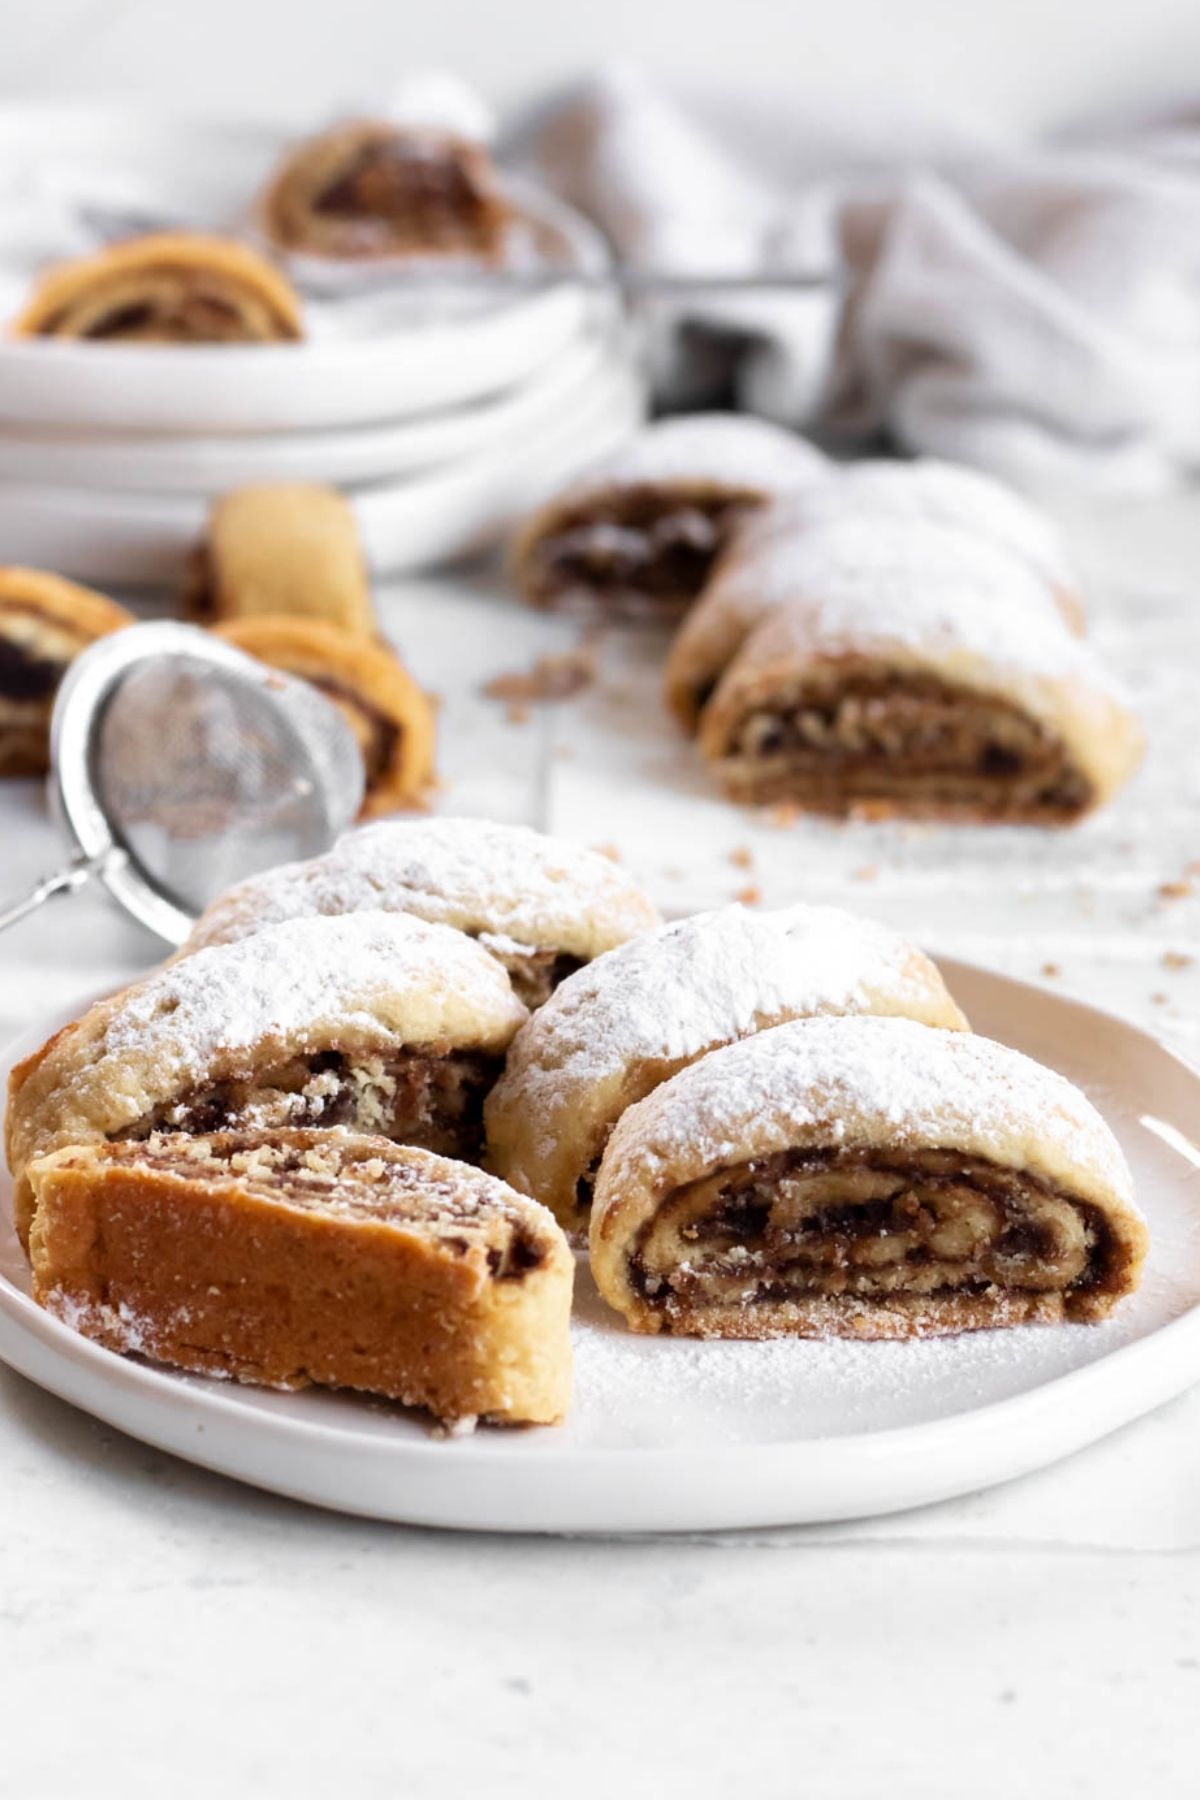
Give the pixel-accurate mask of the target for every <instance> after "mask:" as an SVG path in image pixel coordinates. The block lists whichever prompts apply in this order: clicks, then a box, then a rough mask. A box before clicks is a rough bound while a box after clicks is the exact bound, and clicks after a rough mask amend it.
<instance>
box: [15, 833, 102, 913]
mask: <svg viewBox="0 0 1200 1800" xmlns="http://www.w3.org/2000/svg"><path fill="white" fill-rule="evenodd" d="M110 854H111V852H107V853H106V854H105V855H104V856H94V857H87V856H75V857H72V859H71V861H70V862H69V863H68V864H67V865H66V867H65V868H62V869H59V870H57V872H56V873H55V874H53V875H44V876H43V877H42V879H41V880H40V881H39V882H38V884H37V886H36V887H35V888H32V889H31V890H30V892H29V893H28V894H26V896H25V898H24V899H23V900H18V901H17V903H16V905H15V906H10V907H8V908H7V909H6V910H5V911H4V912H0V931H5V930H7V928H8V927H9V926H10V925H16V924H18V923H19V921H20V920H21V919H27V918H28V917H29V915H30V913H32V912H36V911H37V909H38V907H39V906H41V905H42V903H43V901H45V900H52V899H53V898H54V896H55V895H56V894H73V893H74V892H75V890H76V888H81V887H82V886H83V885H84V883H85V882H87V881H90V880H91V878H92V876H93V875H95V874H96V873H97V872H98V871H99V869H100V868H101V867H102V865H103V864H104V863H105V862H106V861H107V859H108V855H110Z"/></svg>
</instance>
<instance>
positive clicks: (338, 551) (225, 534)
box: [188, 483, 376, 637]
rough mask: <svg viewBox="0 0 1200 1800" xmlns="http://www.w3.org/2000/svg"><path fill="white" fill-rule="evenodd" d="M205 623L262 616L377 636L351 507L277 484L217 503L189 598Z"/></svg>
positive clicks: (237, 492)
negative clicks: (319, 623) (285, 617)
mask: <svg viewBox="0 0 1200 1800" xmlns="http://www.w3.org/2000/svg"><path fill="white" fill-rule="evenodd" d="M188 604H189V607H190V610H191V611H192V612H193V613H194V614H195V615H196V617H197V618H199V619H200V620H201V621H202V622H204V623H206V624H207V623H216V624H221V623H224V622H225V621H234V620H238V619H246V618H258V617H260V616H261V615H262V614H264V613H272V614H291V615H295V616H297V617H299V618H305V619H324V620H326V621H327V622H328V623H329V624H331V625H341V626H342V627H343V628H344V629H345V630H346V631H353V632H357V633H358V634H359V635H361V636H363V637H371V636H373V635H374V633H375V629H376V627H375V613H374V608H373V607H372V604H371V588H370V583H369V581H368V578H367V568H366V563H365V561H364V559H363V551H362V545H361V542H360V540H359V535H358V524H357V521H356V520H355V517H354V513H353V510H352V509H351V507H350V505H349V502H348V501H346V500H345V499H344V498H343V497H342V495H341V494H339V493H338V492H337V491H336V490H335V489H333V488H327V487H319V486H309V485H306V484H303V483H295V484H290V483H277V484H271V485H266V486H261V487H243V488H235V489H234V491H233V492H232V493H229V494H225V495H223V496H222V497H221V499H219V500H218V501H216V503H215V504H214V506H213V508H212V511H211V513H210V515H209V520H208V532H207V536H206V539H205V542H204V544H203V545H202V546H201V548H200V550H199V551H198V552H197V557H196V564H195V569H194V574H193V579H192V582H191V586H190V591H189V594H188Z"/></svg>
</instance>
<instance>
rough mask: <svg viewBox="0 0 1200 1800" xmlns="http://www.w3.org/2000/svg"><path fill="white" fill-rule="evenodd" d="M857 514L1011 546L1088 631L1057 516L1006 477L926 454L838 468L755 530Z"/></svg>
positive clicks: (808, 525) (800, 526)
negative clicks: (945, 527)
mask: <svg viewBox="0 0 1200 1800" xmlns="http://www.w3.org/2000/svg"><path fill="white" fill-rule="evenodd" d="M856 519H857V520H866V519H869V520H871V521H880V522H884V521H888V520H894V521H897V522H900V523H904V522H906V521H911V522H913V523H915V524H918V525H920V524H927V525H950V526H956V527H958V528H959V529H960V530H962V531H966V532H969V533H971V534H972V535H973V536H975V537H977V538H979V539H981V540H982V541H983V542H985V543H988V544H991V545H993V546H994V547H995V548H996V549H999V550H1007V551H1009V552H1010V554H1011V555H1013V556H1015V557H1017V558H1018V560H1019V561H1021V562H1023V563H1025V564H1026V565H1027V567H1028V568H1029V570H1030V572H1031V573H1032V574H1033V575H1035V576H1037V577H1038V578H1039V579H1040V580H1041V581H1044V582H1045V583H1046V584H1047V586H1048V587H1049V588H1050V589H1051V590H1052V592H1053V596H1054V599H1055V601H1056V602H1057V604H1058V607H1059V610H1060V611H1061V613H1062V615H1063V617H1064V618H1065V619H1066V621H1067V623H1068V625H1070V627H1071V629H1072V630H1073V631H1076V632H1078V633H1080V634H1081V635H1082V633H1083V632H1084V630H1085V629H1086V614H1085V610H1084V604H1083V599H1082V596H1081V593H1080V583H1079V577H1078V574H1077V573H1076V571H1075V568H1074V566H1073V565H1072V562H1071V559H1070V557H1069V555H1068V553H1067V548H1066V545H1065V544H1064V542H1063V539H1062V535H1061V533H1060V532H1059V530H1058V529H1057V527H1056V526H1055V525H1054V523H1053V521H1052V520H1051V519H1050V518H1049V517H1048V516H1047V514H1046V513H1045V512H1043V511H1042V509H1041V508H1040V507H1038V506H1035V505H1034V504H1033V502H1032V501H1030V500H1026V499H1025V498H1024V497H1023V496H1022V495H1020V494H1017V493H1015V492H1014V491H1013V489H1012V488H1010V487H1006V486H1005V484H1004V483H1003V482H1002V481H997V480H995V479H994V477H992V476H991V475H985V474H983V472H982V471H981V470H979V469H969V468H966V467H964V466H963V465H962V464H961V463H947V462H940V461H938V460H937V458H936V457H920V458H918V459H917V460H916V461H914V462H896V461H884V460H882V459H880V460H878V461H876V460H868V461H865V462H858V463H850V464H848V465H846V466H843V467H839V466H837V465H833V466H831V467H830V470H829V474H828V476H827V478H826V479H825V480H824V481H819V482H816V481H814V482H810V483H808V484H807V485H806V486H805V487H803V488H801V489H798V490H797V491H795V492H794V493H790V494H786V495H783V496H782V497H781V498H780V499H779V500H778V501H777V502H775V503H774V504H773V505H772V506H771V507H770V508H767V509H765V510H764V511H763V512H761V513H760V514H758V515H756V517H755V519H754V520H753V521H752V522H751V525H750V527H749V529H751V530H753V531H755V532H761V534H762V535H763V536H768V535H772V534H776V533H782V534H787V535H794V534H796V533H798V532H801V531H805V530H813V529H818V528H821V527H824V526H828V525H831V524H836V523H838V522H839V521H841V520H856Z"/></svg>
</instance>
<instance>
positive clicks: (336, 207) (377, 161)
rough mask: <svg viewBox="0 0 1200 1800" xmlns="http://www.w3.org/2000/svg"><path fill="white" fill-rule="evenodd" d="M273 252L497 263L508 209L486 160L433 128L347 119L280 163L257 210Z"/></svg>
mask: <svg viewBox="0 0 1200 1800" xmlns="http://www.w3.org/2000/svg"><path fill="white" fill-rule="evenodd" d="M258 219H259V223H260V225H261V227H262V230H263V231H264V232H265V234H266V236H267V237H268V238H269V239H270V241H271V242H272V243H273V244H274V245H275V246H276V247H277V248H278V249H280V250H284V251H290V252H294V253H295V252H298V253H302V254H304V255H307V256H324V257H336V258H357V257H368V258H373V257H386V256H397V257H420V256H431V257H446V256H461V257H471V258H476V259H479V260H481V261H484V262H496V261H498V260H499V258H500V256H501V254H502V252H503V249H504V243H505V235H506V232H507V229H508V226H509V223H510V221H511V219H512V208H511V206H510V205H509V203H508V201H507V200H506V199H505V197H504V193H503V190H502V189H501V187H500V183H499V179H498V177H497V174H496V170H495V167H494V165H493V163H492V159H491V156H490V155H489V153H488V151H487V149H486V148H485V147H484V146H483V145H482V144H477V143H472V142H469V141H468V140H467V139H466V138H463V137H460V136H458V135H457V134H456V133H454V132H452V131H446V130H444V129H439V128H437V127H435V126H433V125H423V124H416V123H413V124H394V123H388V122H387V121H385V120H378V119H352V120H349V121H346V122H344V123H342V124H339V125H335V126H334V127H333V128H332V130H330V131H326V132H322V133H321V135H320V136H319V137H314V138H309V139H308V140H306V141H305V142H304V143H302V144H299V145H297V146H296V147H295V148H294V149H293V150H291V151H290V152H289V154H288V155H287V156H286V157H285V159H284V161H283V162H282V163H281V165H280V167H279V168H278V170H277V171H276V173H275V175H274V177H273V178H272V180H271V183H270V185H269V186H268V188H267V190H266V192H265V194H264V195H263V196H262V199H261V201H260V202H259V206H258Z"/></svg>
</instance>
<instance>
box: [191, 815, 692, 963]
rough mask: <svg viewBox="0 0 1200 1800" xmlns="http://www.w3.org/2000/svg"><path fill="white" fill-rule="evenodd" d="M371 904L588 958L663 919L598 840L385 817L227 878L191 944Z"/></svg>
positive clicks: (485, 824)
mask: <svg viewBox="0 0 1200 1800" xmlns="http://www.w3.org/2000/svg"><path fill="white" fill-rule="evenodd" d="M363 909H379V910H382V911H384V912H388V913H408V914H412V915H414V916H415V917H417V918H421V919H425V920H428V921H429V922H431V923H434V924H442V925H450V926H454V927H455V928H457V929H458V930H459V931H464V932H470V933H472V934H474V933H488V934H490V935H492V936H494V937H506V938H509V939H511V940H512V941H514V942H515V943H517V944H520V945H522V946H524V947H526V948H532V949H540V948H544V947H550V948H553V949H555V950H563V951H566V952H568V953H570V954H574V955H579V956H581V957H587V956H592V955H595V954H596V952H597V951H598V950H605V949H608V948H610V947H611V946H612V945H613V944H619V943H622V942H623V941H624V940H625V939H626V938H628V937H630V936H632V935H633V934H634V933H635V932H638V931H644V930H645V929H646V928H647V926H650V925H656V924H657V923H658V913H657V910H656V909H655V907H654V906H653V904H652V902H651V901H650V900H649V899H648V898H647V897H646V895H645V894H644V893H643V892H642V891H641V889H640V888H639V887H638V885H637V883H636V881H635V880H634V878H633V877H632V876H631V875H630V874H629V873H628V871H627V870H625V869H623V868H621V866H620V865H619V864H617V863H614V862H613V861H612V860H611V859H610V858H608V857H606V856H601V855H599V854H598V853H597V852H595V851H592V850H583V849H580V848H579V847H578V846H577V845H575V844H571V843H568V842H566V841H565V840H563V839H560V838H552V837H546V836H544V835H543V834H542V833H541V832H537V831H532V830H530V829H529V828H528V827H526V826H523V825H501V824H496V823H494V822H492V821H490V820H485V819H420V820H411V821H410V820H405V821H395V820H384V821H381V822H380V823H378V824H375V825H365V826H362V827H360V828H359V829H358V830H356V831H352V832H350V833H348V835H347V836H346V837H344V838H342V839H340V840H339V842H338V843H337V844H335V845H334V847H333V849H332V850H331V851H329V852H328V853H327V854H326V855H325V856H320V857H315V858H313V859H312V860H311V861H310V862H300V863H284V864H283V865H281V866H280V867H278V868H275V869H268V870H266V871H265V872H264V873H263V874H261V875H255V876H252V877H251V878H250V880H249V881H245V882H242V883H241V884H240V886H238V887H236V888H231V889H230V891H229V893H227V894H225V895H222V896H221V897H220V898H219V899H218V900H216V901H214V902H213V904H212V905H211V906H210V907H209V908H208V910H207V912H206V913H205V914H204V916H203V917H202V918H201V920H200V921H199V923H198V925H197V926H196V929H195V930H194V931H193V933H192V936H191V938H190V939H189V940H188V945H187V949H188V950H189V951H190V950H194V949H197V948H199V947H201V946H202V945H206V944H216V943H228V942H232V941H234V940H236V939H238V938H244V937H248V936H250V935H251V934H253V933H255V932H258V931H260V930H261V929H262V928H263V926H265V925H270V924H275V923H278V922H280V921H282V920H286V919H298V918H308V917H312V916H313V915H317V914H351V913H356V912H359V911H361V910H363Z"/></svg>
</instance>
